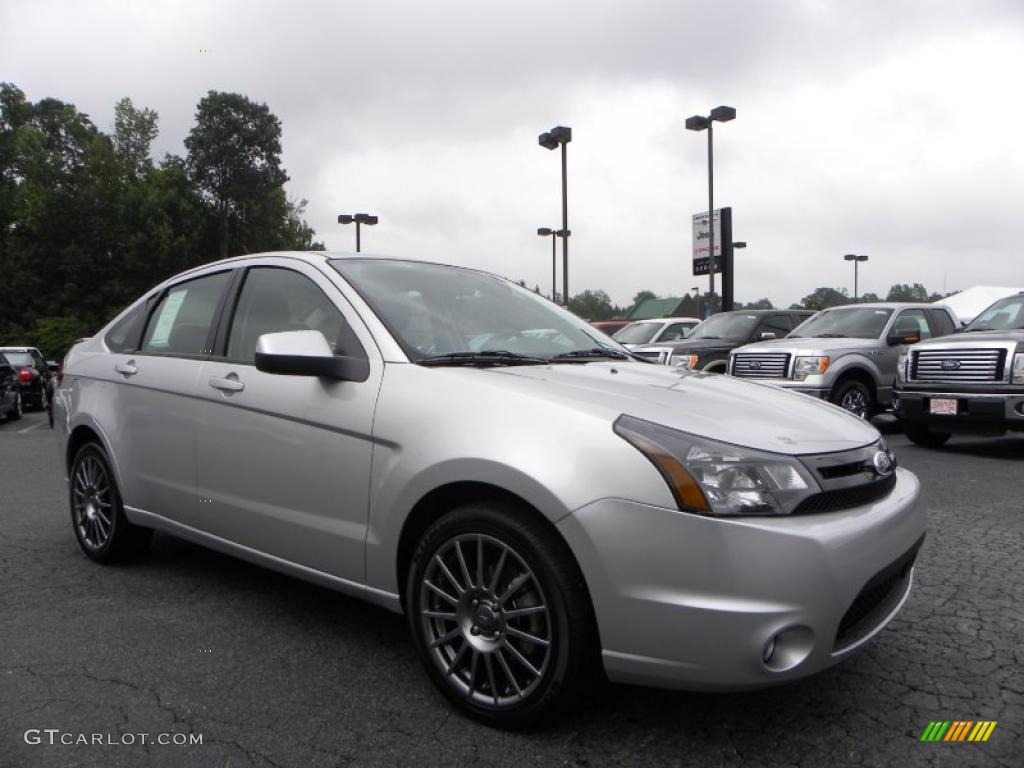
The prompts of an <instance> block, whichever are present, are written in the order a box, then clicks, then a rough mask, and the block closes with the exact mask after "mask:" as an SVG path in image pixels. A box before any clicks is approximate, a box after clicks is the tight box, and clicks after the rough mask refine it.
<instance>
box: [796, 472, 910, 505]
mask: <svg viewBox="0 0 1024 768" xmlns="http://www.w3.org/2000/svg"><path fill="white" fill-rule="evenodd" d="M895 486H896V474H895V473H893V474H891V475H887V476H886V477H881V478H879V479H878V480H875V481H873V482H870V483H865V484H864V485H855V486H853V487H851V488H838V489H836V490H834V491H822V492H821V493H816V494H814V495H813V496H809V497H808V498H806V499H804V500H803V501H801V502H800V503H799V504H798V505H797V506H796V509H794V510H793V514H794V515H820V514H824V513H825V512H841V511H842V510H844V509H852V508H853V507H862V506H864V505H865V504H873V503H874V502H876V501H881V500H882V499H884V498H885V497H886V496H888V495H889V494H890V493H891V492H892V489H893V488H894V487H895Z"/></svg>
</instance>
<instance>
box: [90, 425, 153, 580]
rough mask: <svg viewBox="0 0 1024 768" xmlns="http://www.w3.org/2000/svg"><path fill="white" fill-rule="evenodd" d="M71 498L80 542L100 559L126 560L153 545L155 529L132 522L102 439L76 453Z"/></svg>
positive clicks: (107, 560) (109, 560) (97, 559)
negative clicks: (126, 515)
mask: <svg viewBox="0 0 1024 768" xmlns="http://www.w3.org/2000/svg"><path fill="white" fill-rule="evenodd" d="M70 501H71V523H72V525H73V526H74V529H75V536H76V538H77V539H78V545H79V546H80V547H81V548H82V551H83V552H85V554H86V555H88V556H89V557H90V558H91V559H93V560H95V561H96V562H98V563H113V562H118V561H120V560H126V559H128V558H131V557H134V556H136V555H139V554H141V553H142V552H143V551H144V550H145V549H146V547H148V546H149V542H150V539H151V538H152V537H153V531H152V530H150V529H149V528H143V527H142V526H138V525H133V524H132V523H130V522H128V519H127V518H126V517H125V515H124V505H123V504H122V503H121V494H120V492H119V491H118V488H117V483H116V482H115V480H114V473H113V472H112V471H111V469H110V462H109V460H108V459H107V454H106V452H105V451H104V450H103V448H102V447H101V446H100V445H99V444H98V443H86V444H85V445H83V446H82V447H81V448H80V449H79V451H78V453H77V454H75V460H74V461H73V462H72V463H71V489H70Z"/></svg>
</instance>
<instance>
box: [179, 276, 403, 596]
mask: <svg viewBox="0 0 1024 768" xmlns="http://www.w3.org/2000/svg"><path fill="white" fill-rule="evenodd" d="M233 303H234V309H233V313H232V316H231V319H230V323H228V324H226V325H225V329H224V330H225V332H224V334H223V338H221V339H219V340H218V346H217V348H216V349H217V354H216V356H215V357H214V358H212V359H210V360H208V361H207V362H205V363H204V364H203V368H202V374H201V376H200V377H199V382H198V389H197V393H198V399H197V407H198V411H197V419H198V424H199V427H198V445H197V455H198V459H199V464H198V472H199V475H198V477H199V496H200V499H201V503H200V504H199V505H197V506H196V510H197V512H198V513H200V514H201V519H199V520H197V521H196V523H195V525H196V527H198V528H201V529H202V530H204V531H207V532H209V533H212V534H214V535H216V536H219V537H221V538H225V539H228V540H230V541H234V542H237V543H240V544H242V545H244V546H246V547H250V548H252V549H255V550H258V551H260V552H264V553H267V554H271V555H274V556H276V557H280V558H283V559H285V560H288V561H290V562H294V563H299V564H301V565H304V566H306V567H309V568H314V569H316V570H318V571H322V572H325V573H329V574H332V575H335V576H339V577H341V578H344V579H348V580H349V581H354V582H359V583H362V582H363V580H364V576H365V574H364V562H363V561H364V549H365V539H366V529H367V518H368V513H369V487H370V460H371V456H372V442H371V433H372V427H373V412H374V407H375V404H376V401H377V393H378V391H379V389H380V382H381V378H382V376H383V368H384V366H383V361H382V360H381V358H380V354H379V352H378V351H377V349H376V346H375V345H374V344H373V341H372V338H371V337H370V335H369V333H368V331H367V330H366V329H365V326H363V325H362V322H361V321H360V320H359V318H358V316H357V315H356V314H355V312H354V311H353V310H352V308H351V306H349V305H348V303H347V302H346V300H345V299H344V297H343V296H342V295H341V293H340V291H339V290H338V289H337V288H336V287H335V286H334V285H333V284H332V283H331V282H330V280H329V279H328V278H326V277H325V276H324V275H323V274H321V273H320V272H319V271H318V270H317V269H316V268H315V267H313V266H312V265H309V264H306V263H303V262H298V261H296V262H292V263H290V264H289V265H288V266H280V265H275V264H266V265H262V266H253V267H250V268H249V269H248V270H247V272H246V274H245V276H244V280H243V281H242V282H241V288H240V291H239V293H238V296H237V298H236V299H235V301H234V302H233ZM294 330H319V331H321V332H322V333H323V334H324V337H325V338H326V339H327V340H328V343H329V344H331V345H332V347H333V348H334V349H335V352H336V353H338V354H342V353H343V354H346V355H350V356H364V357H367V358H368V361H369V364H370V373H369V377H368V378H367V380H365V381H337V380H332V379H327V378H317V377H313V376H287V375H280V374H270V373H263V372H262V371H258V370H256V367H255V365H254V355H255V350H256V344H257V341H258V340H259V337H260V336H261V335H262V334H265V333H274V332H278V331H294Z"/></svg>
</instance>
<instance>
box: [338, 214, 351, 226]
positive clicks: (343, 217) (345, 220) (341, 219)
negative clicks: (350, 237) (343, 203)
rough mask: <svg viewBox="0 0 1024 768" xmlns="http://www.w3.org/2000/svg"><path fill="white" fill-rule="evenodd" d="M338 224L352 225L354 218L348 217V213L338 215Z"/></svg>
mask: <svg viewBox="0 0 1024 768" xmlns="http://www.w3.org/2000/svg"><path fill="white" fill-rule="evenodd" d="M338 223H339V224H351V223H352V217H351V216H350V215H348V214H347V213H339V214H338Z"/></svg>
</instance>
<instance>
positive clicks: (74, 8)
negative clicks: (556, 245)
mask: <svg viewBox="0 0 1024 768" xmlns="http://www.w3.org/2000/svg"><path fill="white" fill-rule="evenodd" d="M203 49H209V50H210V51H211V52H210V53H204V52H201V51H202V50H203ZM0 80H6V81H10V82H14V83H15V84H17V85H18V86H19V87H21V88H22V89H23V90H24V91H25V92H26V94H27V96H28V97H29V98H30V99H31V100H33V101H35V100H38V99H40V98H43V97H47V96H52V97H56V98H59V99H62V100H65V101H69V102H72V103H74V104H75V105H76V106H78V108H79V109H81V110H82V111H84V112H86V113H87V114H89V115H90V116H91V118H92V119H93V121H94V122H95V123H96V124H97V125H98V126H99V127H100V128H102V129H104V130H111V129H112V124H113V107H114V104H115V102H116V101H117V100H118V99H120V98H121V97H123V96H130V97H131V98H132V99H133V100H134V102H135V104H136V105H137V106H147V107H150V108H152V109H155V110H156V111H157V112H158V113H159V114H160V131H161V133H160V136H159V138H158V139H157V142H156V145H155V147H154V150H155V152H154V154H155V155H156V156H157V157H160V156H162V155H163V153H164V152H174V153H179V154H183V153H184V148H183V144H182V141H183V139H184V137H185V135H186V134H187V132H188V130H189V128H190V127H191V125H192V122H193V117H194V113H195V105H196V102H198V100H199V99H200V98H201V97H202V96H203V95H204V94H205V93H206V92H207V91H208V90H210V89H215V90H222V91H235V92H239V93H243V94H245V95H246V96H248V97H250V98H251V99H254V100H256V101H260V102H265V103H267V104H268V105H269V106H270V108H271V110H272V111H273V112H274V113H275V114H276V115H277V116H278V117H279V118H280V119H281V121H282V124H283V130H284V136H283V145H284V154H283V160H284V165H285V167H286V169H287V171H288V173H289V175H290V176H291V181H290V182H289V184H288V192H289V195H290V196H292V197H295V198H307V199H308V200H309V206H308V209H307V217H308V219H309V221H310V223H311V224H312V225H313V226H314V227H315V228H316V230H317V233H318V236H319V237H320V238H321V239H322V240H324V241H325V242H326V243H327V245H328V248H329V249H331V250H350V249H352V248H354V232H353V231H352V228H351V227H342V226H341V225H339V224H337V223H336V217H337V214H338V213H341V212H356V211H367V212H370V213H376V214H378V215H379V216H380V224H379V226H377V227H375V228H372V229H365V230H364V241H363V242H364V246H365V250H371V251H373V252H378V253H387V254H392V255H401V256H411V257H416V258H428V259H432V260H441V261H448V262H451V263H457V264H465V265H470V266H477V267H482V268H485V269H489V270H492V271H495V272H498V273H500V274H504V275H507V276H509V277H512V278H515V279H519V278H522V279H525V280H526V281H527V283H528V284H529V285H530V286H531V287H532V286H533V285H534V284H535V283H536V284H539V285H540V286H541V287H542V289H543V290H545V291H546V290H548V288H549V286H550V280H551V263H550V262H551V251H550V240H548V239H542V238H539V237H538V236H537V235H536V229H537V227H542V226H558V225H559V224H560V221H559V219H560V211H561V209H560V168H559V162H558V154H557V152H549V151H547V150H545V149H543V148H541V147H539V146H538V145H537V135H538V134H539V133H541V132H542V131H545V130H547V129H549V128H551V127H553V126H555V125H559V124H561V125H568V126H571V127H572V129H573V142H572V144H570V146H569V225H570V227H571V229H572V231H573V236H572V239H571V244H570V278H569V279H570V288H571V290H572V291H573V292H574V293H575V292H577V291H579V290H582V289H584V288H602V289H604V290H606V291H607V292H608V293H609V294H610V295H611V297H612V299H613V300H615V301H617V302H619V303H627V302H628V301H629V300H630V299H631V297H632V296H633V295H634V294H635V293H636V292H637V291H638V290H641V289H645V288H646V289H651V290H654V291H655V292H657V293H659V294H665V295H669V294H676V295H677V294H680V293H682V292H684V291H687V290H689V289H690V288H691V287H692V286H697V285H700V286H706V282H707V279H706V278H695V277H693V276H692V271H691V242H690V239H691V228H690V217H691V214H693V213H695V212H698V211H700V210H702V209H704V208H706V206H707V165H706V163H707V154H706V152H707V144H706V134H703V133H701V134H697V133H693V132H689V131H686V130H685V129H684V127H683V123H684V120H685V118H686V117H687V116H689V115H692V114H706V113H707V111H708V110H710V109H711V108H712V107H714V106H717V105H719V104H727V105H730V106H733V107H735V108H736V109H737V112H738V116H737V119H736V120H735V121H733V122H730V123H727V124H724V125H720V126H719V127H718V128H717V129H716V131H715V201H716V205H731V206H732V207H733V212H734V213H733V216H734V229H735V232H734V235H735V238H736V239H742V240H746V241H747V242H748V244H749V247H748V248H747V250H745V251H741V252H738V258H737V263H738V270H737V277H736V296H737V298H738V299H740V300H744V301H749V300H753V299H756V298H760V297H763V296H767V297H769V298H770V299H772V301H774V302H775V303H776V304H777V305H778V304H781V305H784V306H785V305H788V304H789V303H790V302H792V301H796V300H799V299H800V298H801V297H802V296H804V295H805V294H807V293H809V292H810V291H812V290H813V289H814V288H816V287H818V286H821V285H829V286H836V287H847V288H848V289H849V290H850V291H851V293H852V282H853V278H852V270H851V268H850V265H848V264H847V263H845V262H844V261H843V260H842V255H843V254H844V253H849V252H856V253H863V254H868V255H869V256H870V261H869V262H868V263H867V264H866V265H863V269H862V270H861V281H860V286H861V291H862V292H864V291H874V292H877V293H882V294H884V293H885V291H886V290H887V289H888V287H889V286H890V285H891V284H893V283H897V282H901V283H903V282H921V283H924V284H925V285H926V286H927V287H928V288H929V289H930V290H942V288H943V287H944V286H946V287H948V289H949V290H953V289H956V288H965V287H969V286H971V285H976V284H994V285H1022V284H1024V215H1022V213H1024V3H1022V2H1021V1H1020V0H960V1H954V0H888V1H887V2H874V1H873V0H859V1H858V2H842V1H841V0H745V1H738V0H707V1H705V0H700V1H698V0H579V1H574V2H559V1H558V0H547V1H546V2H536V1H535V0H515V1H514V2H507V1H506V2H494V1H493V0H433V1H432V2H413V1H412V0H370V2H359V3H356V2H350V1H349V0H333V1H332V2H304V1H303V0H290V1H289V2H260V1H258V0H244V2H243V1H239V2H234V1H229V0H202V2H183V1H181V0H177V1H175V2H163V1H161V0H147V2H93V1H92V0H68V1H67V2H55V1H53V0H31V2H30V1H29V0H0Z"/></svg>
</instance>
